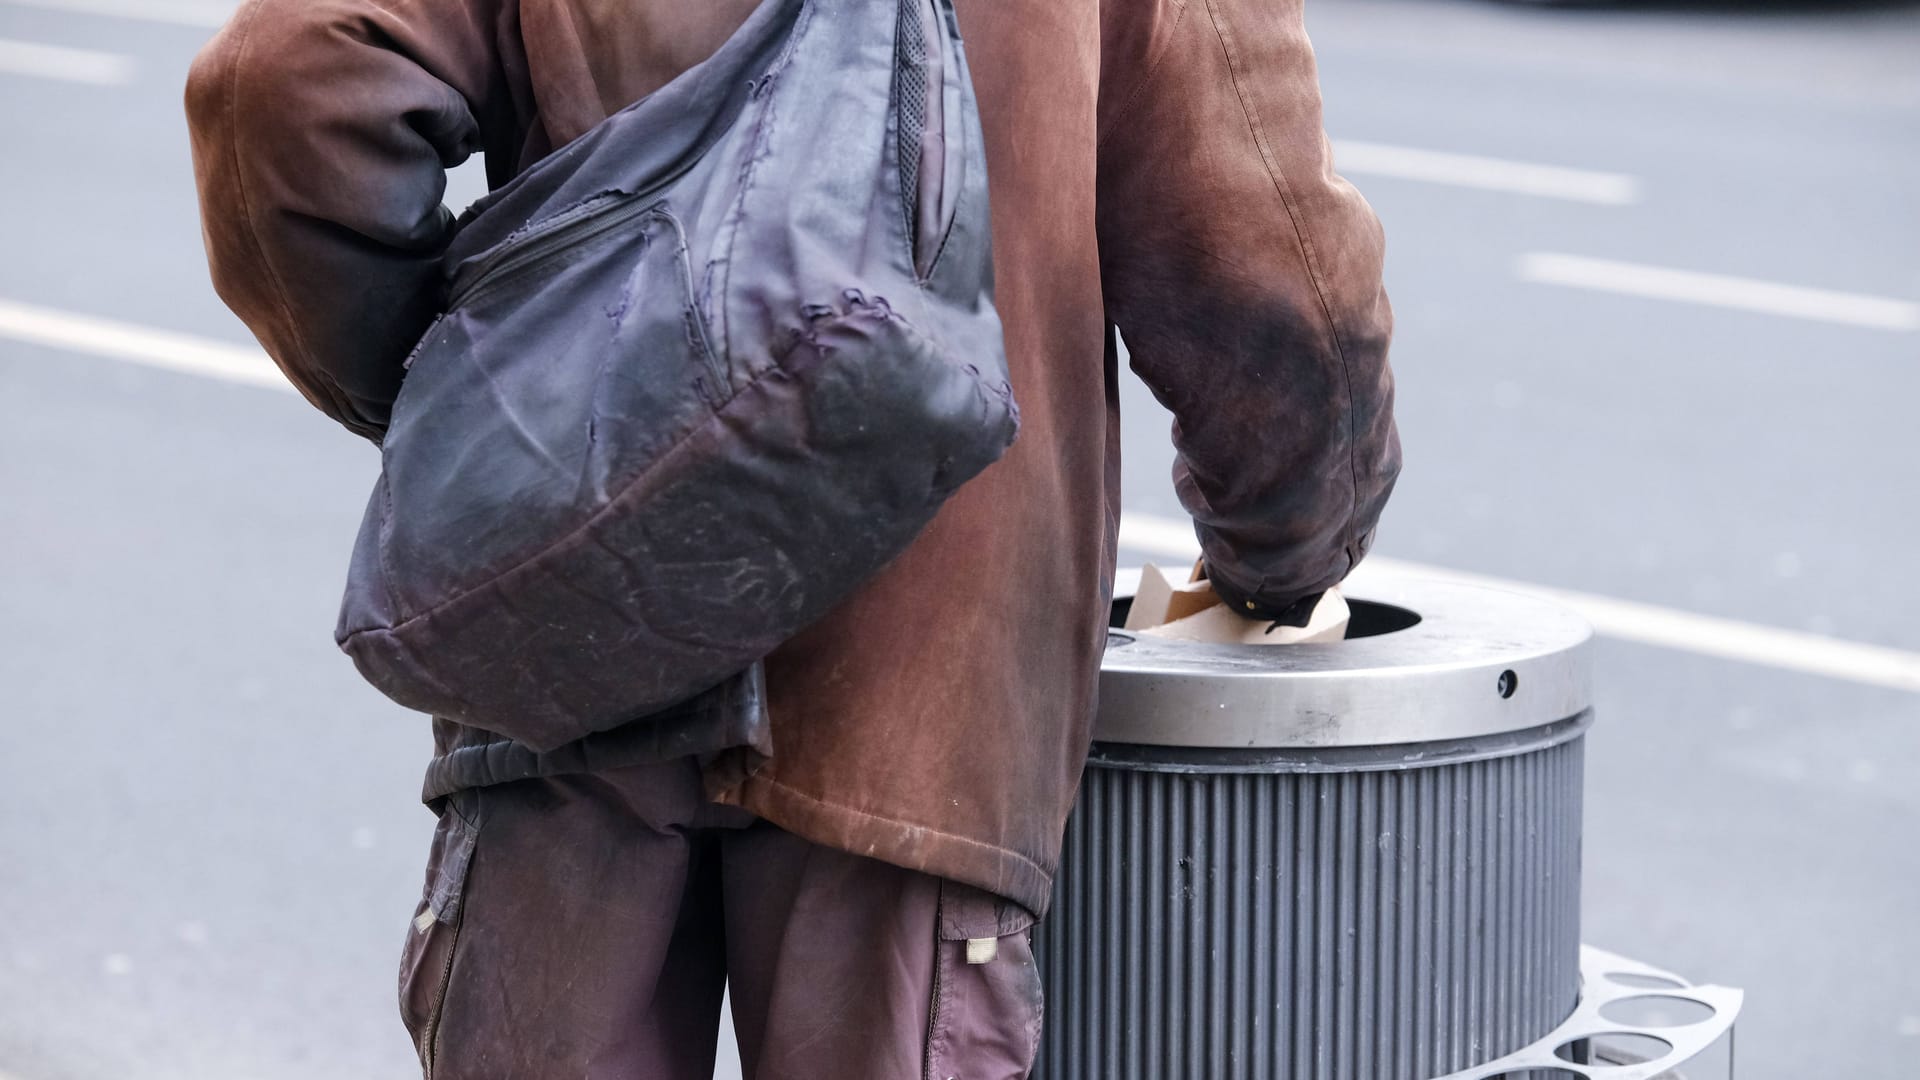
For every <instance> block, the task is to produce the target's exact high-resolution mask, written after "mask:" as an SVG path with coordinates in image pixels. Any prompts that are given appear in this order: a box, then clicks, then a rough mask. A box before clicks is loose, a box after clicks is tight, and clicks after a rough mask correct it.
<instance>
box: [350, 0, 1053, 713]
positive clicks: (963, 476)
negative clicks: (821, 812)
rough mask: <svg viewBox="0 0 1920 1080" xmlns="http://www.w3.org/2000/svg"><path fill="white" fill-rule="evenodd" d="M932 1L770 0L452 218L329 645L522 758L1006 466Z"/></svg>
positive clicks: (1006, 406)
mask: <svg viewBox="0 0 1920 1080" xmlns="http://www.w3.org/2000/svg"><path fill="white" fill-rule="evenodd" d="M986 180H987V177H986V159H985V155H984V153H983V151H982V140H981V132H980V121H979V114H978V110H977V108H976V106H975V102H974V96H973V88H972V84H971V81H970V79H969V77H968V74H967V69H966V64H965V60H964V57H963V55H962V51H961V43H960V37H959V30H958V26H957V24H956V22H955V19H954V15H953V10H952V7H951V2H950V0H897V6H896V2H894V0H880V2H875V0H766V2H765V3H763V4H762V5H761V7H760V8H759V10H757V11H756V12H755V13H754V14H753V15H752V16H751V17H750V18H749V19H748V20H747V22H746V24H745V25H744V26H743V27H742V28H741V29H740V30H739V31H738V32H737V33H736V34H735V35H734V36H733V38H732V39H731V40H729V41H728V42H727V43H726V44H725V45H724V46H723V47H722V48H721V49H720V50H719V52H717V53H716V54H715V55H714V56H713V57H712V58H710V59H709V60H707V61H706V62H705V63H703V64H701V65H699V66H698V67H695V68H693V69H692V70H690V71H688V72H686V73H685V74H684V75H682V76H681V77H680V78H678V79H676V80H675V81H674V82H672V83H670V84H669V85H667V86H666V87H664V88H662V89H661V90H660V91H658V92H657V93H655V94H653V95H651V96H649V97H648V98H646V99H644V100H642V101H640V102H638V103H636V104H634V105H632V106H630V107H628V108H627V109H625V110H623V111H621V112H619V113H617V114H615V115H614V116H612V117H609V118H608V119H607V120H606V121H604V122H603V123H601V124H600V125H598V126H597V127H595V128H594V129H593V130H592V131H590V132H588V133H587V134H585V135H584V136H582V137H581V138H580V139H578V140H576V141H575V142H573V143H571V144H569V145H567V146H566V147H565V148H563V149H561V150H559V151H558V152H556V153H554V154H553V155H551V156H549V157H548V158H546V159H545V160H543V161H541V162H540V163H539V164H537V165H535V166H534V167H533V168H532V169H530V170H528V171H527V172H526V173H525V174H523V175H522V176H520V177H518V178H517V179H515V180H514V181H513V182H512V183H510V184H508V185H507V186H505V187H503V188H501V189H500V190H499V191H497V192H494V193H493V194H492V195H490V196H488V197H487V198H486V199H484V200H482V201H481V202H480V203H478V204H476V205H475V206H474V207H473V208H472V209H471V210H469V211H468V212H467V214H466V215H464V216H463V218H462V219H461V228H460V230H459V232H458V233H457V235H456V236H455V238H454V241H453V244H452V246H451V249H450V250H449V251H448V253H447V255H446V261H445V267H446V271H447V278H448V286H447V288H448V291H447V302H446V309H445V313H444V314H443V315H441V316H440V317H439V319H438V320H437V321H435V322H434V324H433V325H432V326H431V327H430V328H429V329H428V330H427V332H426V334H425V335H424V336H423V337H422V338H421V341H420V344H419V346H418V347H417V348H416V349H415V351H414V354H413V356H412V357H411V358H410V359H409V360H408V374H407V377H406V380H405V382H404V384H403V385H402V387H401V391H400V396H399V399H398V401H397V402H395V404H394V408H393V417H392V424H391V426H390V427H389V429H388V431H387V434H386V438H385V441H384V443H383V445H382V450H381V454H382V472H381V477H380V481H379V483H378V484H377V485H376V486H375V488H374V491H373V496H372V499H371V501H370V502H369V504H368V507H367V513H366V519H365V521H364V523H363V524H362V526H361V532H360V536H359V539H358V542H357V544H356V546H355V549H354V556H353V564H352V568H351V571H350V574H349V578H348V583H347V591H346V598H345V601H344V603H343V606H342V610H341V616H340V624H339V628H338V631H337V637H338V640H339V642H340V645H341V647H342V648H343V649H344V650H346V652H348V653H349V654H350V655H352V657H353V659H354V662H355V663H356V664H357V665H358V667H359V669H360V671H361V673H362V674H364V675H365V676H366V677H367V679H368V680H369V681H371V682H372V683H373V684H374V685H375V686H376V687H378V688H379V689H380V690H382V691H383V692H385V693H386V694H387V695H388V696H389V697H391V698H393V699H394V700H395V701H397V702H399V703H400V704H402V705H405V706H408V707H410V708H414V709H419V710H422V711H425V712H430V713H433V714H435V715H438V716H444V717H447V718H450V719H453V720H457V721H459V722H461V723H464V724H472V725H475V726H478V727H482V728H486V729H489V730H492V731H494V732H497V733H499V734H501V735H505V736H507V737H509V738H512V739H515V740H517V741H519V742H522V743H525V744H527V745H528V746H530V747H532V748H534V749H536V750H544V749H549V748H552V747H554V746H558V745H560V744H563V743H566V742H569V741H571V740H573V739H576V738H579V737H581V736H583V735H586V734H588V733H590V732H594V731H599V730H604V729H607V728H611V727H615V726H618V725H620V724H623V723H626V722H628V721H631V720H634V719H637V718H640V717H644V716H646V715H647V714H649V713H652V712H656V711H659V710H661V709H663V708H666V707H668V706H670V705H673V704H675V703H677V702H681V701H683V700H685V699H687V698H690V697H692V696H694V695H696V694H698V693H700V692H701V691H704V690H706V689H708V688H710V687H713V686H715V685H717V684H719V683H721V682H722V681H723V680H725V679H726V678H727V677H728V676H731V675H733V674H735V673H737V672H740V671H742V670H743V669H745V668H747V667H749V666H751V665H752V664H753V663H754V662H755V661H756V660H758V659H760V658H761V657H763V656H765V655H766V654H767V653H768V652H770V651H772V649H773V648H774V647H775V646H777V645H778V644H779V643H780V642H782V641H784V640H785V639H787V638H789V637H791V636H792V635H793V634H794V633H796V632H797V631H799V630H800V629H802V628H803V627H805V626H806V625H807V624H808V623H810V622H812V621H814V620H815V619H817V618H818V617H820V616H821V615H822V614H824V613H825V612H826V611H827V610H828V609H829V608H830V607H832V606H833V605H834V604H835V603H837V602H838V601H840V600H841V599H843V598H845V597H846V596H847V595H848V594H849V593H850V592H852V591H853V590H854V589H855V588H856V587H857V586H858V585H859V584H860V583H861V582H862V581H864V580H865V579H867V578H868V577H869V576H870V575H872V574H873V573H874V572H875V571H876V570H878V569H879V568H880V567H881V566H882V565H884V564H885V563H887V562H888V561H889V560H891V559H892V558H894V557H895V556H896V555H898V554H899V553H900V552H901V551H902V550H903V549H904V548H905V547H906V546H907V544H908V543H909V542H911V541H912V539H913V538H914V537H915V536H916V535H917V534H918V533H919V532H920V530H921V529H922V528H923V527H924V526H925V525H926V523H927V522H928V521H929V520H930V519H931V517H932V516H933V514H934V511H935V510H936V509H938V507H939V506H940V505H941V503H942V502H943V501H944V500H945V499H946V498H947V497H948V496H949V495H950V494H952V493H953V491H954V490H955V489H956V488H958V487H959V486H960V485H961V484H962V483H964V482H965V481H966V480H968V479H969V478H970V477H972V476H974V475H975V474H977V473H979V472H980V471H981V470H982V469H984V468H985V467H986V466H988V465H989V464H991V463H992V462H994V461H995V460H996V459H998V458H999V457H1000V455H1001V454H1002V453H1003V452H1004V451H1005V449H1006V447H1007V446H1008V445H1009V444H1010V443H1011V442H1012V440H1013V437H1014V433H1015V430H1016V428H1017V426H1018V410H1017V409H1016V408H1015V406H1014V403H1013V399H1012V390H1011V387H1010V385H1009V383H1008V378H1007V367H1006V355H1005V349H1004V346H1003V344H1002V341H1001V335H1000V322H999V317H998V315H997V314H996V313H995V311H994V307H993V282H992V254H991V250H990V245H989V236H988V218H987V183H986Z"/></svg>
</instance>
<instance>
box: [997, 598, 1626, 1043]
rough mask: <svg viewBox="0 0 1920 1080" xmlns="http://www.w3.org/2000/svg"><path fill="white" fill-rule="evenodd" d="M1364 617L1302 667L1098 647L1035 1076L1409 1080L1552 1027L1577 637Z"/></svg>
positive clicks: (1384, 611)
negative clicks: (1088, 746) (1096, 682)
mask: <svg viewBox="0 0 1920 1080" xmlns="http://www.w3.org/2000/svg"><path fill="white" fill-rule="evenodd" d="M1365 596H1366V599H1357V598H1350V600H1351V603H1352V607H1353V622H1352V625H1351V627H1350V629H1349V638H1348V640H1346V641H1343V642H1337V643H1331V644H1324V645H1289V646H1243V645H1210V644H1195V643H1189V642H1178V641H1168V640H1163V639H1156V638H1153V637H1148V636H1136V635H1131V634H1128V633H1126V632H1124V631H1121V630H1114V631H1112V633H1111V636H1110V640H1109V643H1108V646H1107V651H1106V658H1105V662H1104V664H1103V666H1102V671H1101V676H1100V705H1099V712H1098V716H1097V719H1096V721H1095V729H1094V738H1095V740H1096V741H1095V745H1094V749H1093V754H1092V758H1091V760H1090V761H1089V762H1088V765H1087V770H1086V774H1085V777H1084V779H1083V781H1082V786H1081V792H1080V798H1079V803H1078V805H1077V807H1076V809H1075V811H1074V813H1073V815H1072V818H1071V820H1070V822H1069V824H1068V827H1067V834H1066V844H1065V848H1064V853H1063V856H1062V861H1061V866H1060V870H1059V875H1058V879H1057V882H1056V885H1055V891H1054V899H1053V908H1052V911H1051V913H1050V915H1049V916H1048V918H1047V920H1046V922H1045V923H1044V924H1043V925H1042V926H1041V927H1040V928H1039V929H1038V931H1037V932H1036V936H1035V946H1036V956H1037V958H1038V962H1039V964H1040V967H1041V973H1042V977H1043V979H1044V981H1045V984H1046V994H1047V1006H1048V1020H1047V1025H1046V1029H1045V1034H1044V1036H1043V1043H1042V1046H1041V1051H1040V1058H1039V1066H1038V1069H1037V1071H1036V1072H1035V1074H1034V1075H1035V1076H1036V1077H1044V1078H1045V1080H1173V1078H1177V1080H1241V1078H1246V1080H1255V1078H1260V1080H1428V1078H1431V1077H1436V1076H1440V1075H1442V1074H1446V1073H1451V1072H1455V1071H1458V1070H1462V1069H1467V1068H1470V1067H1473V1066H1476V1065H1479V1064H1482V1063H1485V1062H1490V1061H1492V1060H1494V1059H1496V1058H1500V1057H1502V1056H1503V1055H1507V1054H1511V1053H1513V1052H1515V1051H1517V1050H1520V1049H1522V1048H1524V1047H1527V1046H1528V1045H1529V1044H1531V1043H1534V1042H1536V1041H1538V1040H1540V1039H1542V1038H1544V1037H1546V1036H1548V1035H1549V1034H1550V1033H1552V1032H1554V1030H1555V1029H1556V1027H1558V1026H1559V1025H1560V1024H1561V1023H1562V1021H1563V1020H1566V1019H1568V1017H1569V1014H1570V1013H1572V1011H1573V1009H1574V1006H1575V1004H1576V1002H1577V1001H1578V999H1579V996H1580V982H1581V967H1580V965H1581V950H1580V836H1581V786H1582V775H1583V756H1582V750H1583V740H1584V736H1585V732H1586V730H1587V726H1588V724H1589V723H1590V722H1591V720H1592V709H1591V704H1592V689H1591V677H1590V670H1589V650H1588V645H1589V639H1590V636H1591V632H1590V630H1589V628H1588V627H1587V625H1586V624H1585V623H1584V622H1583V621H1582V620H1581V619H1580V618H1578V617H1577V616H1574V615H1573V614H1571V613H1569V612H1567V611H1565V610H1563V609H1561V608H1558V607H1556V606H1554V605H1552V604H1550V603H1546V602H1544V601H1541V600H1537V599H1534V598H1530V597H1527V596H1522V595H1518V594H1514V593H1507V592H1500V591H1495V590H1491V589H1483V588H1477V587H1471V586H1463V585H1454V584H1443V583H1428V582H1415V581H1409V582H1406V583H1403V584H1399V585H1395V586H1392V587H1388V588H1383V589H1374V590H1370V591H1368V592H1366V593H1365ZM1123 608H1124V601H1120V602H1117V603H1116V618H1115V620H1114V622H1115V625H1116V626H1117V625H1118V624H1119V623H1120V621H1121V619H1122V618H1123V617H1124V610H1123ZM1522 1075H1525V1074H1522Z"/></svg>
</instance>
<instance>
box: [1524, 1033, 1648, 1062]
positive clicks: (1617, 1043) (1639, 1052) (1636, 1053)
mask: <svg viewBox="0 0 1920 1080" xmlns="http://www.w3.org/2000/svg"><path fill="white" fill-rule="evenodd" d="M1672 1052H1673V1044H1672V1043H1670V1042H1668V1041H1667V1040H1665V1039H1662V1038H1658V1037H1656V1036H1653V1035H1641V1034H1638V1033H1635V1032H1630V1031H1611V1032H1608V1033H1606V1034H1604V1035H1589V1036H1587V1037H1586V1038H1584V1039H1574V1040H1572V1041H1570V1042H1563V1043H1561V1044H1560V1045H1559V1046H1556V1047H1554V1050H1553V1056H1554V1057H1557V1058H1559V1059H1560V1060H1561V1061H1571V1062H1573V1063H1574V1064H1576V1065H1644V1064H1646V1063H1647V1062H1650V1061H1659V1060H1660V1059H1661V1058H1663V1057H1666V1056H1667V1055H1668V1054H1670V1053H1672Z"/></svg>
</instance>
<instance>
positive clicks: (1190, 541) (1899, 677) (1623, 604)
mask: <svg viewBox="0 0 1920 1080" xmlns="http://www.w3.org/2000/svg"><path fill="white" fill-rule="evenodd" d="M1120 547H1122V548H1124V549H1128V550H1132V551H1138V552H1141V553H1144V554H1149V555H1158V556H1161V557H1163V558H1170V559H1177V560H1179V561H1180V562H1182V563H1185V562H1190V561H1192V559H1193V558H1194V556H1195V555H1197V554H1199V551H1200V545H1199V543H1198V542H1197V541H1196V540H1195V539H1194V536H1193V528H1192V526H1191V525H1190V524H1188V523H1187V522H1185V521H1180V520H1175V519H1172V518H1163V517H1158V516H1154V515H1149V514H1136V513H1131V512H1128V513H1123V514H1121V515H1120ZM1396 577H1400V578H1406V577H1418V578H1423V579H1427V580H1439V581H1451V582H1457V583H1459V584H1462V585H1479V586H1483V587H1486V588H1492V589H1504V590H1506V591H1508V592H1517V593H1526V594H1528V595H1532V596H1538V597H1541V598H1542V599H1546V600H1551V601H1554V602H1555V603H1558V604H1561V605H1563V606H1565V607H1569V608H1572V609H1573V610H1575V611H1577V612H1579V613H1580V614H1581V616H1582V617H1584V618H1585V619H1586V620H1587V621H1588V622H1590V623H1592V624H1593V628H1594V630H1595V631H1597V632H1599V633H1601V634H1605V635H1606V636H1608V637H1612V638H1618V639H1620V640H1622V641H1632V642H1636V643H1638V644H1642V645H1654V646H1658V647H1661V648H1666V649H1676V650H1679V651H1681V652H1690V653H1695V654H1698V655H1701V656H1711V657H1715V658H1718V659H1722V660H1736V661H1739V662H1741V663H1747V664H1758V665H1761V666H1763V667H1771V668H1779V669H1782V670H1786V671H1797V672H1801V673H1804V674H1808V675H1821V676H1825V677H1827V678H1832V679H1841V680H1844V681H1847V682H1854V683H1860V684H1863V685H1867V686H1883V687H1889V688H1892V689H1895V690H1907V691H1912V692H1920V653H1913V652H1907V651H1904V650H1901V649H1892V648H1887V647H1885V646H1882V645H1867V644H1862V643H1860V642H1854V641H1843V640H1841V639H1839V638H1832V637H1827V636H1826V635H1824V634H1809V633H1804V632H1801V631H1797V630H1783V629H1781V628H1779V627H1774V626H1764V625H1761V624H1758V623H1748V622H1741V621H1739V620H1736V619H1724V618H1719V617H1716V616H1712V615H1696V614H1694V613H1692V612H1689V611H1679V610H1676V609H1674V608H1666V607H1660V606H1657V605H1654V604H1643V603H1638V602H1635V601H1631V600H1617V599H1615V598H1613V597H1610V596H1596V595H1594V594H1592V593H1583V592H1574V591H1572V590H1570V589H1556V588H1551V587H1548V586H1544V585H1532V584H1528V583H1526V582H1520V581H1509V580H1507V579H1504V578H1496V577H1488V576H1486V575H1483V574H1469V573H1464V572H1462V571H1459V570H1448V569H1444V568H1442V567H1437V566H1426V565H1422V564H1420V563H1411V562H1403V561H1401V560H1399V559H1385V558H1381V557H1379V556H1370V557H1369V558H1368V559H1367V561H1366V562H1364V563H1362V564H1361V565H1360V568H1359V570H1357V571H1355V573H1354V577H1353V582H1354V584H1355V585H1356V586H1357V587H1359V588H1360V589H1364V588H1365V587H1366V584H1367V582H1368V581H1370V580H1371V581H1379V582H1381V583H1382V584H1385V583H1388V582H1390V581H1391V580H1392V579H1394V578H1396Z"/></svg>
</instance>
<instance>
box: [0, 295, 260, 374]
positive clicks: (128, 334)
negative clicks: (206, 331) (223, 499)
mask: <svg viewBox="0 0 1920 1080" xmlns="http://www.w3.org/2000/svg"><path fill="white" fill-rule="evenodd" d="M0 338H10V339H12V340H14V341H24V342H28V343H30V344H34V345H49V346H52V347H54V348H56V349H69V350H72V351H74V352H82V353H92V354H94V355H96V356H110V357H113V358H114V359H116V360H131V361H133V362H134V363H136V364H145V365H147V366H148V367H156V368H164V369H166V370H168V371H180V372H185V373H186V374H188V375H203V376H206V377H207V378H212V379H222V380H225V381H227V382H236V383H245V384H247V385H249V386H263V387H266V388H268V389H272V390H287V391H291V390H292V389H293V385H292V384H291V383H289V382H287V379H286V376H284V375H282V374H280V369H279V368H276V367H274V366H273V361H271V360H268V359H267V356H266V354H265V353H263V352H261V351H260V350H259V349H257V348H249V347H247V346H243V345H228V344H226V343H225V342H220V341H209V340H207V339H206V338H200V337H194V336H192V335H189V334H176V333H173V332H171V331H167V330H154V329H150V328H148V327H144V326H135V325H133V324H132V323H123V322H115V321H113V320H111V319H100V318H95V317H94V316H91V315H75V314H73V313H71V312H65V311H56V310H54V309H52V308H42V307H33V306H31V305H28V304H16V303H12V302H10V301H6V300H0Z"/></svg>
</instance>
